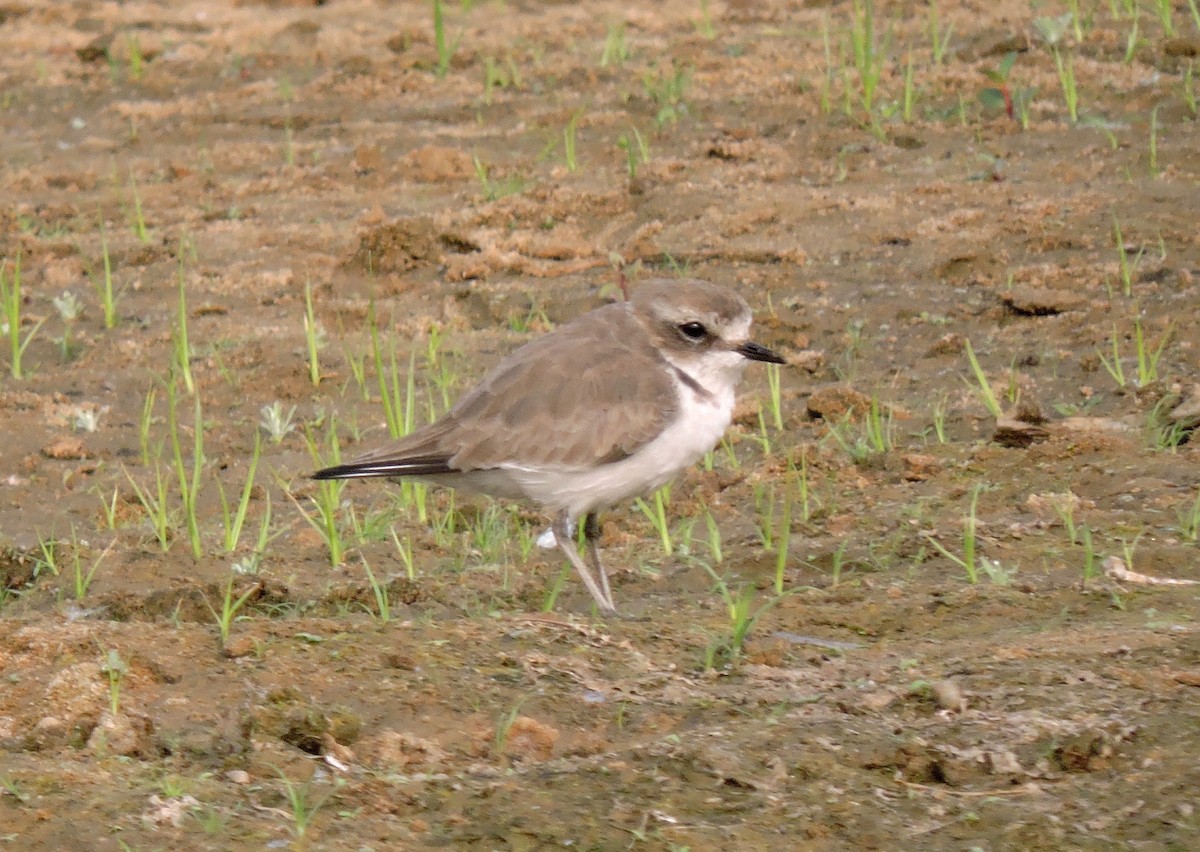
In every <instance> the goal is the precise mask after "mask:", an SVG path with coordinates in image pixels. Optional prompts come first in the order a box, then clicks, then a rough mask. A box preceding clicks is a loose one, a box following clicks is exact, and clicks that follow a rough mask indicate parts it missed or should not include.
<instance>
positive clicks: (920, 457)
mask: <svg viewBox="0 0 1200 852" xmlns="http://www.w3.org/2000/svg"><path fill="white" fill-rule="evenodd" d="M902 460H903V462H904V478H905V480H907V481H908V482H924V481H925V480H926V479H928V478H929V477H931V476H933V475H934V474H935V473H937V471H938V468H939V465H938V460H937V459H936V458H935V457H933V456H931V455H926V454H925V453H905V454H904V456H903V457H902Z"/></svg>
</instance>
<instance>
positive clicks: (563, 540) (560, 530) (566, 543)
mask: <svg viewBox="0 0 1200 852" xmlns="http://www.w3.org/2000/svg"><path fill="white" fill-rule="evenodd" d="M553 529H554V538H555V539H557V541H558V546H559V548H560V549H561V550H562V552H563V553H564V554H566V556H567V561H568V562H570V563H571V565H573V566H574V568H575V572H576V573H577V574H579V579H581V580H583V585H584V586H586V587H587V590H588V594H589V595H591V596H592V600H594V601H595V602H596V606H598V607H600V611H601V612H602V613H604V614H605V615H616V614H617V608H616V607H615V606H613V602H612V596H611V595H609V594H605V592H606V591H607V586H608V580H607V579H605V581H604V585H605V588H604V589H601V588H600V586H599V585H597V584H596V580H595V578H593V577H592V572H591V571H589V570H588V567H587V566H586V565H584V564H583V560H582V559H580V558H579V551H578V550H576V549H575V539H574V537H572V535H571V532H570V529H569V524H568V522H567V513H566V512H560V513H559V514H558V517H557V518H555V519H554V526H553ZM601 576H602V577H603V576H604V575H603V574H601Z"/></svg>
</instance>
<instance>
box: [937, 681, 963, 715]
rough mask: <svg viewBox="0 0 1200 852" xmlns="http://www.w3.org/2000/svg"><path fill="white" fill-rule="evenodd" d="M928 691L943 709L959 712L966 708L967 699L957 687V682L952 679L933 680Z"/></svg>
mask: <svg viewBox="0 0 1200 852" xmlns="http://www.w3.org/2000/svg"><path fill="white" fill-rule="evenodd" d="M929 691H930V693H932V695H933V700H934V701H936V702H937V705H938V707H941V708H942V709H943V710H951V711H953V712H955V713H961V712H963V711H964V710H966V709H967V699H966V698H965V697H964V696H963V694H962V690H961V689H959V688H958V684H956V683H955V682H954V681H952V680H939V681H934V682H933V683H932V684H930V686H929Z"/></svg>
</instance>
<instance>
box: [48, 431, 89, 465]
mask: <svg viewBox="0 0 1200 852" xmlns="http://www.w3.org/2000/svg"><path fill="white" fill-rule="evenodd" d="M42 455H44V456H45V457H46V458H48V459H59V460H69V459H86V458H87V457H88V451H87V450H86V449H85V448H84V446H83V440H82V439H81V438H77V437H75V436H73V435H72V436H68V437H62V438H55V439H54V440H53V441H51V442H50V443H49V444H46V446H44V447H42Z"/></svg>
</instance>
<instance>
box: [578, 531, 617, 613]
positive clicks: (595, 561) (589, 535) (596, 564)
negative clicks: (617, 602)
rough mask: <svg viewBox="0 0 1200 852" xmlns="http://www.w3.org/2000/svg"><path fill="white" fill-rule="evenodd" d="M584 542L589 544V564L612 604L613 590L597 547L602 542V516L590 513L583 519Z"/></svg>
mask: <svg viewBox="0 0 1200 852" xmlns="http://www.w3.org/2000/svg"><path fill="white" fill-rule="evenodd" d="M583 540H584V541H586V542H587V556H588V562H590V563H591V565H592V570H593V571H595V572H596V576H597V577H599V579H600V589H601V591H603V592H604V596H605V597H606V598H608V602H609V603H610V604H611V603H612V589H610V588H609V586H608V572H607V571H605V570H604V566H603V565H602V564H600V550H599V549H598V548H597V546H596V543H597V542H598V541H599V540H600V515H599V514H597V513H596V512H588V513H587V515H585V516H584V518H583ZM614 609H615V607H614Z"/></svg>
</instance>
